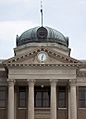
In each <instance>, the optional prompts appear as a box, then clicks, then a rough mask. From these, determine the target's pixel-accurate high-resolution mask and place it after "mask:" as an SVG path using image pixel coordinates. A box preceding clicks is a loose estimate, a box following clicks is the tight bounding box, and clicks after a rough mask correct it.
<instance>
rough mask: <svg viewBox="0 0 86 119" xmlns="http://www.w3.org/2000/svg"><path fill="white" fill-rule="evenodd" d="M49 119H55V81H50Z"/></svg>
mask: <svg viewBox="0 0 86 119" xmlns="http://www.w3.org/2000/svg"><path fill="white" fill-rule="evenodd" d="M50 118H51V119H57V104H56V81H55V80H51V117H50Z"/></svg>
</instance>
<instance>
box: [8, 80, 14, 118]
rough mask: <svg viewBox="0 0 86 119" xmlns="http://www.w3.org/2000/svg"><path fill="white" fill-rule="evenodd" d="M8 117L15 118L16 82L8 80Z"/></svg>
mask: <svg viewBox="0 0 86 119" xmlns="http://www.w3.org/2000/svg"><path fill="white" fill-rule="evenodd" d="M8 119H14V82H13V80H11V81H9V82H8Z"/></svg>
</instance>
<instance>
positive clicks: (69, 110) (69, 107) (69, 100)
mask: <svg viewBox="0 0 86 119" xmlns="http://www.w3.org/2000/svg"><path fill="white" fill-rule="evenodd" d="M68 119H70V87H68Z"/></svg>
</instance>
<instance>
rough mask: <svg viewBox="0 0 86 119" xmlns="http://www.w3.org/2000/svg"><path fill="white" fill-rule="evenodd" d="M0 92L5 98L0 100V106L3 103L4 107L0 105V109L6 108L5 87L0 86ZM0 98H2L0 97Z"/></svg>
mask: <svg viewBox="0 0 86 119" xmlns="http://www.w3.org/2000/svg"><path fill="white" fill-rule="evenodd" d="M3 88H4V89H3ZM0 92H4V93H5V94H4V95H5V97H4V98H2V99H1V98H0V104H2V103H1V102H4V106H1V105H0V108H6V107H7V87H6V86H0ZM0 97H2V96H0Z"/></svg>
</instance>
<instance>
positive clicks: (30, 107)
mask: <svg viewBox="0 0 86 119" xmlns="http://www.w3.org/2000/svg"><path fill="white" fill-rule="evenodd" d="M28 119H34V80H28Z"/></svg>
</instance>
